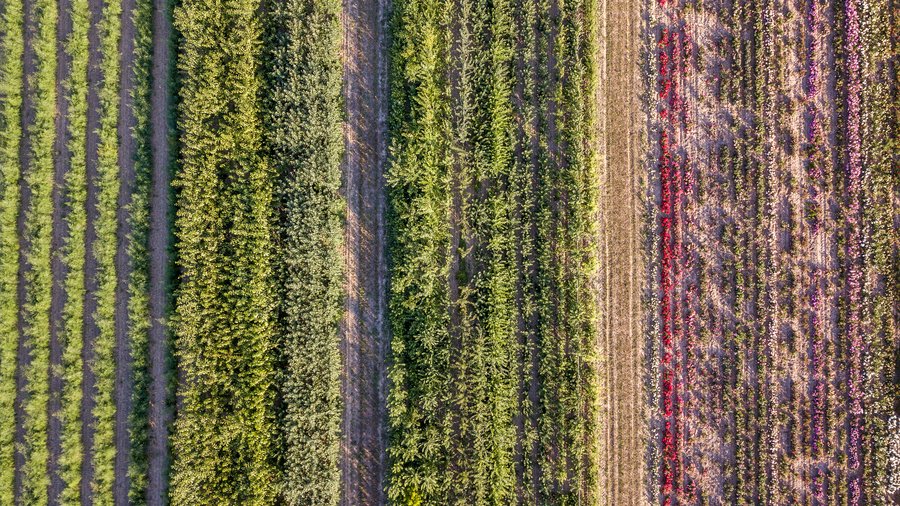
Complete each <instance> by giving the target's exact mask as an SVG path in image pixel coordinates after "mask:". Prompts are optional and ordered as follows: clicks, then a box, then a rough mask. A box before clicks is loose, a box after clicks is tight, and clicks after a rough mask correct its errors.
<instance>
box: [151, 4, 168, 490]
mask: <svg viewBox="0 0 900 506" xmlns="http://www.w3.org/2000/svg"><path fill="white" fill-rule="evenodd" d="M153 4H154V10H153V57H152V58H153V68H152V70H151V82H152V83H153V89H152V90H151V97H150V100H151V118H150V121H151V129H152V134H151V140H150V142H151V145H152V151H153V155H152V156H153V162H152V163H153V166H152V188H151V195H150V245H149V246H150V335H149V343H148V350H149V354H150V357H149V363H150V409H149V432H150V433H149V448H148V467H147V469H148V471H147V474H148V477H147V504H148V505H149V506H162V505H164V504H166V496H167V494H168V468H169V446H168V437H169V425H170V424H171V421H172V408H171V405H170V403H169V379H170V376H171V371H170V370H169V353H170V352H169V344H168V340H167V339H168V330H167V327H166V322H165V319H166V315H167V314H168V308H169V285H170V283H169V278H170V273H169V269H170V267H171V259H170V240H171V233H170V226H169V225H170V218H169V208H170V205H171V204H170V201H169V198H170V181H171V174H170V171H169V168H170V161H169V157H170V147H171V143H170V137H169V135H170V131H173V130H171V129H172V127H173V125H172V124H171V114H170V110H171V103H172V97H171V86H170V81H171V78H172V65H171V55H170V51H171V49H172V48H171V43H172V42H171V33H172V26H171V19H170V17H169V16H170V15H169V12H170V8H171V4H170V2H169V1H168V0H154V2H153Z"/></svg>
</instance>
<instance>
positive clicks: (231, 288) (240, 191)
mask: <svg viewBox="0 0 900 506" xmlns="http://www.w3.org/2000/svg"><path fill="white" fill-rule="evenodd" d="M258 10H259V3H258V2H256V1H253V0H188V1H185V2H183V3H182V4H181V5H180V6H179V7H178V8H177V10H176V12H175V27H176V29H177V30H178V31H179V32H180V35H181V46H180V51H179V61H178V68H179V71H180V76H181V81H180V82H181V88H180V98H181V103H180V106H179V118H178V119H179V125H180V146H181V167H180V170H179V173H178V175H177V177H176V182H175V184H176V187H177V189H178V196H177V200H176V203H177V210H176V229H175V234H176V247H177V252H178V263H179V267H180V268H181V271H180V272H181V273H180V286H179V288H178V292H177V299H176V306H175V317H176V321H175V346H176V353H177V359H178V361H179V370H180V371H181V378H180V384H179V389H178V395H179V398H180V400H181V406H180V409H179V411H178V413H177V415H176V421H175V427H174V434H173V436H172V453H173V468H172V488H171V495H170V499H171V502H172V504H173V505H176V506H179V505H191V506H195V505H205V504H210V505H218V504H247V505H262V504H272V503H273V501H274V499H275V495H276V492H277V491H276V487H277V483H276V478H277V476H276V471H275V468H274V466H273V458H274V455H273V453H274V449H275V443H274V440H275V437H276V431H275V425H274V420H273V419H274V413H273V405H274V385H273V376H274V364H273V362H274V361H273V354H274V350H273V340H274V329H273V324H274V321H273V320H274V318H273V311H274V301H273V295H272V288H273V287H272V283H271V280H272V269H271V263H272V258H271V256H272V253H271V240H272V237H271V232H270V225H269V222H270V214H271V203H272V202H271V200H272V197H271V196H272V187H271V173H270V170H269V168H268V167H267V164H266V161H265V160H264V159H263V158H262V157H261V156H260V153H261V149H262V131H263V127H262V125H261V121H260V119H261V111H260V104H259V99H258V97H259V91H260V78H259V76H260V52H261V48H260V46H261V44H260V39H261V29H260V26H259V23H258V17H257V13H258Z"/></svg>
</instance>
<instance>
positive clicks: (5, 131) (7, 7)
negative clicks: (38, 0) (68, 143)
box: [0, 0, 24, 504]
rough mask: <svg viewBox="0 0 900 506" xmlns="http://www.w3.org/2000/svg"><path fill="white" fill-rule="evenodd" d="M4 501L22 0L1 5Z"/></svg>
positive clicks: (14, 326)
mask: <svg viewBox="0 0 900 506" xmlns="http://www.w3.org/2000/svg"><path fill="white" fill-rule="evenodd" d="M0 9H2V11H0V502H2V503H4V504H13V502H14V469H15V465H14V456H15V452H16V449H15V433H16V418H15V415H14V413H15V411H14V409H15V405H16V364H17V358H16V356H17V350H18V344H19V342H18V336H19V332H18V320H19V318H18V316H19V309H18V297H17V287H18V273H19V236H18V233H17V227H16V223H17V218H18V215H19V202H20V196H19V142H20V137H21V134H22V130H21V121H20V111H21V109H22V88H21V84H22V53H23V51H24V48H23V38H22V33H23V32H22V25H23V23H22V2H21V1H17V0H14V1H11V2H4V3H3V5H2V7H0Z"/></svg>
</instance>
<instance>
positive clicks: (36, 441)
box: [21, 0, 57, 505]
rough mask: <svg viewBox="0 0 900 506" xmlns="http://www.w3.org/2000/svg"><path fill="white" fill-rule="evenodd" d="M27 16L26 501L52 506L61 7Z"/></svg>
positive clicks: (38, 5) (41, 4)
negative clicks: (30, 68)
mask: <svg viewBox="0 0 900 506" xmlns="http://www.w3.org/2000/svg"><path fill="white" fill-rule="evenodd" d="M31 7H32V9H31V11H30V12H29V13H27V15H28V16H29V17H30V18H31V23H32V24H33V26H34V33H33V38H32V49H33V51H34V54H33V58H34V62H35V70H34V74H32V75H30V76H27V77H26V79H28V82H29V86H28V90H29V92H30V94H31V98H32V100H33V105H34V120H33V122H31V123H30V124H29V125H27V126H26V134H27V136H28V145H29V148H30V149H29V153H28V162H27V165H24V166H23V180H24V182H25V184H26V185H27V186H28V189H29V192H30V199H29V201H28V202H27V203H25V202H23V204H25V205H26V207H25V208H24V210H23V211H24V214H25V227H24V228H25V230H24V237H23V239H24V244H25V250H24V254H25V261H26V264H27V266H28V268H27V270H26V271H25V276H24V281H25V300H24V304H23V305H22V307H21V311H22V315H23V322H24V329H23V330H24V335H23V336H22V337H23V341H24V345H25V347H26V349H27V350H28V354H29V362H28V365H27V367H25V368H24V371H23V374H24V378H25V383H26V386H25V390H26V392H25V395H26V397H25V399H24V400H23V408H24V415H23V416H24V419H23V421H22V424H23V428H24V431H25V441H24V443H25V444H24V446H23V447H22V448H21V452H22V455H23V456H24V459H25V460H24V464H23V466H22V495H21V501H22V502H23V503H25V504H34V505H42V504H46V503H47V500H48V497H47V490H48V486H49V483H50V477H49V475H48V473H47V459H48V458H49V452H48V448H47V421H48V413H47V402H48V400H49V382H48V380H49V373H50V369H49V367H50V317H49V316H50V287H51V284H52V282H53V280H52V277H51V274H50V238H51V235H52V223H51V221H52V207H53V201H52V197H51V195H52V189H53V145H54V143H53V139H54V134H55V131H56V130H55V128H54V118H55V113H56V13H57V12H56V2H54V1H50V0H38V1H36V2H34V3H33V4H32V5H31Z"/></svg>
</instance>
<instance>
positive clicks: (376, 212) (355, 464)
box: [341, 0, 388, 506]
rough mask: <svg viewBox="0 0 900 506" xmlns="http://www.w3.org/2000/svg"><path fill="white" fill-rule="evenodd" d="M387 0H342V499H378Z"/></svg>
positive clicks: (384, 337) (382, 465)
mask: <svg viewBox="0 0 900 506" xmlns="http://www.w3.org/2000/svg"><path fill="white" fill-rule="evenodd" d="M387 2H388V0H344V9H343V12H342V23H343V28H344V40H343V54H344V96H345V100H346V109H347V122H346V124H345V126H344V136H345V145H346V154H345V157H344V171H345V172H344V178H345V179H344V194H345V196H346V199H347V221H346V229H345V245H344V248H345V250H344V255H345V262H346V265H345V268H346V283H347V286H346V288H347V300H346V314H345V318H344V322H343V324H342V329H341V352H342V355H343V361H344V367H343V377H342V383H343V394H344V403H345V404H344V422H343V433H344V441H343V445H342V450H341V473H342V478H343V487H342V494H341V496H342V497H341V504H343V505H354V506H356V505H381V504H385V502H386V498H385V494H384V485H385V483H384V482H385V471H386V466H387V458H386V453H385V445H386V430H385V418H386V412H385V409H386V364H385V357H386V355H387V346H388V334H387V326H386V319H385V313H386V303H385V300H386V293H387V292H386V280H387V267H386V261H385V259H386V246H385V224H384V210H385V197H384V166H385V158H386V147H385V132H386V125H387V119H386V116H387V85H386V82H387V81H386V58H387V50H386V47H387V46H386V44H385V37H386V35H385V33H386V20H385V16H386V13H387Z"/></svg>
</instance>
